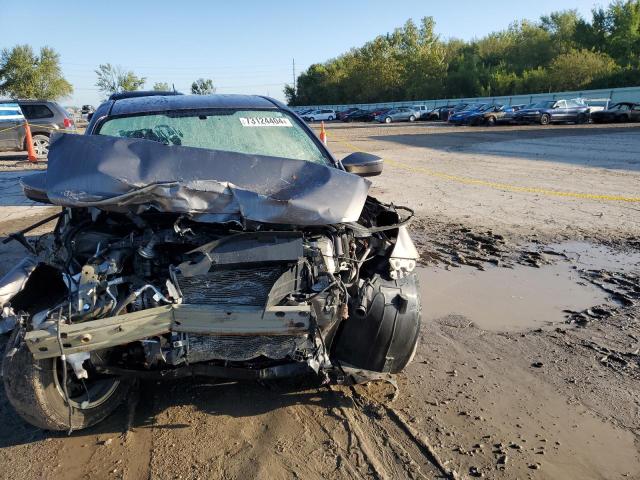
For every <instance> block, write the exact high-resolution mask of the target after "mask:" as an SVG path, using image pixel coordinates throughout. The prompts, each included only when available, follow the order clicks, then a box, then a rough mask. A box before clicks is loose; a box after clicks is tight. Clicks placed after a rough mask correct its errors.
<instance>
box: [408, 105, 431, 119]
mask: <svg viewBox="0 0 640 480" xmlns="http://www.w3.org/2000/svg"><path fill="white" fill-rule="evenodd" d="M409 108H412V109H413V111H414V112H416V120H419V119H421V118H422V116H423V115H426V114H427V113H428V112H429V111H430V110H429V109H428V108H427V107H426V105H412V106H411V107H409Z"/></svg>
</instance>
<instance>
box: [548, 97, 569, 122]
mask: <svg viewBox="0 0 640 480" xmlns="http://www.w3.org/2000/svg"><path fill="white" fill-rule="evenodd" d="M567 117H568V113H567V102H566V100H558V101H557V102H556V103H555V105H554V106H553V109H552V110H551V119H552V120H553V121H554V122H566V121H567Z"/></svg>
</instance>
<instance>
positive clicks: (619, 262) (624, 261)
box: [548, 241, 640, 273]
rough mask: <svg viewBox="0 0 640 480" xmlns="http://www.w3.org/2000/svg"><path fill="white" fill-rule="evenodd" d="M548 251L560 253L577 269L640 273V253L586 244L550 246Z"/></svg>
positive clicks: (571, 243) (574, 242) (568, 243)
mask: <svg viewBox="0 0 640 480" xmlns="http://www.w3.org/2000/svg"><path fill="white" fill-rule="evenodd" d="M548 250H550V251H553V252H557V253H561V254H562V255H564V256H565V257H566V258H567V260H569V261H570V262H571V263H573V264H575V265H576V266H577V267H578V268H585V269H590V270H609V271H615V272H625V273H633V272H636V273H637V272H640V251H637V250H635V251H633V250H628V251H620V250H616V249H613V248H611V247H607V246H605V245H594V244H593V243H588V242H577V241H573V242H563V243H556V244H551V245H549V246H548Z"/></svg>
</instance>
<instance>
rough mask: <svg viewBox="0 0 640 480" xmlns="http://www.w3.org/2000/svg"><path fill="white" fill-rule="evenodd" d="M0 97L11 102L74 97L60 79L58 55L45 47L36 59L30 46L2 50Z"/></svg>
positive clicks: (71, 88) (64, 81) (60, 71)
mask: <svg viewBox="0 0 640 480" xmlns="http://www.w3.org/2000/svg"><path fill="white" fill-rule="evenodd" d="M0 93H2V94H4V95H8V96H9V97H11V98H38V99H42V100H57V99H59V98H63V97H67V96H69V95H71V94H72V93H73V87H72V86H71V84H70V83H69V82H68V81H67V80H65V78H64V77H63V76H62V70H61V68H60V55H58V53H56V51H55V50H53V49H52V48H48V47H43V48H41V49H40V55H36V54H35V53H34V52H33V49H32V48H31V47H30V46H29V45H17V46H15V47H13V48H11V49H7V48H5V49H3V50H2V53H1V54H0Z"/></svg>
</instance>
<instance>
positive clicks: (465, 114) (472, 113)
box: [451, 110, 480, 118]
mask: <svg viewBox="0 0 640 480" xmlns="http://www.w3.org/2000/svg"><path fill="white" fill-rule="evenodd" d="M476 113H480V112H478V111H477V110H471V111H468V112H456V113H454V114H453V115H451V117H452V118H454V117H455V118H464V117H468V116H470V115H475V114H476Z"/></svg>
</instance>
